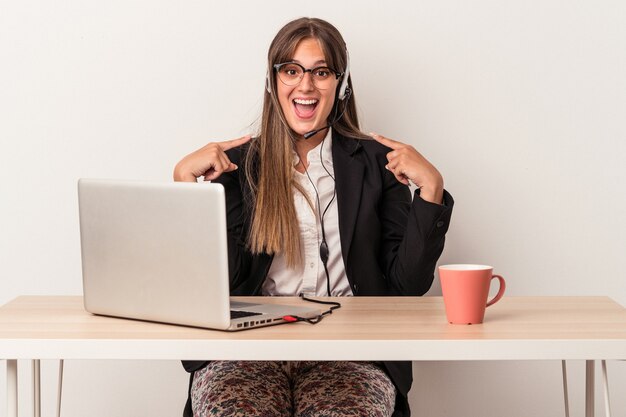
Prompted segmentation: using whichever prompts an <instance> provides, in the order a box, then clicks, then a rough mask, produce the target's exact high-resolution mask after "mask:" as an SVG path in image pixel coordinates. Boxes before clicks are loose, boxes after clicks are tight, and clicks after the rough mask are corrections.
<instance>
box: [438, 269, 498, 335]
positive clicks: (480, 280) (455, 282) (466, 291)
mask: <svg viewBox="0 0 626 417" xmlns="http://www.w3.org/2000/svg"><path fill="white" fill-rule="evenodd" d="M439 279H440V280H441V291H442V293H443V302H444V304H445V306H446V316H447V317H448V322H449V323H451V324H479V323H482V322H483V319H484V318H485V309H486V308H487V307H489V306H490V305H492V304H495V303H496V302H498V301H499V300H500V298H502V296H503V295H504V290H505V288H506V284H505V282H504V278H502V277H501V276H500V275H493V267H492V266H487V265H442V266H440V267H439ZM493 279H498V281H500V289H499V290H498V293H497V294H496V296H495V297H493V298H492V299H491V300H489V302H487V297H488V296H489V287H490V285H491V281H492V280H493Z"/></svg>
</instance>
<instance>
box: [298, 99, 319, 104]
mask: <svg viewBox="0 0 626 417" xmlns="http://www.w3.org/2000/svg"><path fill="white" fill-rule="evenodd" d="M293 102H294V103H296V104H304V105H311V104H315V103H317V100H314V99H312V100H303V99H301V98H296V99H294V100H293Z"/></svg>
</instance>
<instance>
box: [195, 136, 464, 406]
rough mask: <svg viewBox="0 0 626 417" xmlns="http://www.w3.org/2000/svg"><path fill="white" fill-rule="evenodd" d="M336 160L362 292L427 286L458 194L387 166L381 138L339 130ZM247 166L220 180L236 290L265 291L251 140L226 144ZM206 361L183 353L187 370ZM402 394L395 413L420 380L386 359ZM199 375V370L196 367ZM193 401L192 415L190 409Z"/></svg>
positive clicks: (348, 248) (348, 260)
mask: <svg viewBox="0 0 626 417" xmlns="http://www.w3.org/2000/svg"><path fill="white" fill-rule="evenodd" d="M332 143H333V148H332V150H333V167H334V171H335V187H336V190H337V209H338V214H339V234H340V240H341V252H342V256H343V261H344V265H345V267H346V275H347V277H348V281H349V282H350V287H351V288H352V292H353V293H354V295H355V296H360V295H361V296H364V295H367V296H398V295H406V296H410V295H412V296H415V295H423V294H424V293H426V291H428V289H429V288H430V286H431V284H432V282H433V276H434V270H435V264H436V262H437V260H438V259H439V256H440V255H441V252H442V250H443V246H444V240H445V234H446V231H447V230H448V226H449V223H450V216H451V214H452V206H453V204H454V201H453V199H452V196H450V194H448V193H447V192H445V191H444V201H443V205H438V204H433V203H429V202H427V201H424V200H422V199H421V198H420V197H419V191H416V193H415V195H414V197H413V199H411V193H410V190H409V187H407V186H405V185H403V184H401V183H400V182H398V181H397V180H396V178H395V177H394V175H393V174H392V173H391V172H389V171H388V170H387V169H385V165H386V164H387V158H386V154H387V153H388V152H390V149H389V148H387V147H385V146H383V145H381V144H379V143H378V142H376V141H374V140H360V139H352V138H346V137H344V136H342V135H340V134H339V133H337V132H336V131H333V142H332ZM227 154H228V157H229V158H230V160H231V161H232V162H233V163H235V164H237V165H238V166H239V167H240V168H239V169H238V170H236V171H233V172H229V173H225V174H223V175H221V176H220V177H219V178H218V179H217V180H216V181H215V182H218V183H221V184H223V185H224V188H225V190H226V213H227V220H228V256H229V272H230V285H231V294H232V295H260V291H261V286H262V284H263V281H264V280H265V277H266V276H267V272H268V271H269V268H270V266H271V263H272V256H271V255H268V254H260V255H253V254H251V253H250V252H249V251H248V250H247V249H246V237H247V234H248V230H249V227H250V220H251V211H252V204H251V203H252V198H251V195H250V190H249V187H248V185H247V182H246V179H245V175H244V170H243V166H244V161H243V158H244V157H245V148H244V147H240V148H236V149H231V150H229V151H228V152H227ZM206 364H207V362H205V361H183V366H184V367H185V369H186V370H187V371H188V372H194V371H196V370H198V369H201V368H202V367H204V366H206ZM383 365H384V368H385V370H386V372H387V374H388V375H389V376H390V378H391V380H392V381H393V383H394V384H395V386H396V388H397V390H398V395H397V398H396V410H395V412H394V417H407V416H409V415H410V412H409V404H408V401H407V394H408V392H409V389H410V388H411V384H412V382H413V376H412V369H411V362H410V361H397V362H384V363H383ZM192 377H193V374H192ZM191 415H192V414H191V407H190V403H189V401H188V402H187V406H186V408H185V414H184V416H185V417H188V416H189V417H191Z"/></svg>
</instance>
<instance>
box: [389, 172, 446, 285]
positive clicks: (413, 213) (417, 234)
mask: <svg viewBox="0 0 626 417" xmlns="http://www.w3.org/2000/svg"><path fill="white" fill-rule="evenodd" d="M381 162H382V163H383V166H384V163H385V162H386V161H381ZM383 169H384V168H383ZM384 171H385V174H384V179H383V182H384V186H383V195H382V198H381V203H380V208H379V216H380V220H381V228H382V230H381V251H380V253H381V256H382V259H381V264H382V268H383V272H384V274H385V278H386V280H387V281H388V282H387V285H388V287H389V288H390V290H391V293H392V294H397V295H423V294H425V293H426V292H427V291H428V290H429V289H430V286H431V285H432V282H433V278H434V271H435V265H436V264H437V260H438V259H439V256H440V255H441V253H442V251H443V247H444V243H445V235H446V232H447V231H448V227H449V225H450V218H451V216H452V208H453V205H454V200H453V199H452V196H451V195H450V194H449V193H448V192H447V191H445V190H444V196H443V204H441V205H440V204H435V203H431V202H428V201H425V200H423V199H422V198H421V197H420V195H419V190H416V191H415V193H414V195H413V199H412V201H411V195H410V191H409V190H408V187H407V186H405V185H403V184H401V183H400V182H398V181H397V180H396V178H395V177H394V176H393V174H392V173H390V172H389V171H387V170H384Z"/></svg>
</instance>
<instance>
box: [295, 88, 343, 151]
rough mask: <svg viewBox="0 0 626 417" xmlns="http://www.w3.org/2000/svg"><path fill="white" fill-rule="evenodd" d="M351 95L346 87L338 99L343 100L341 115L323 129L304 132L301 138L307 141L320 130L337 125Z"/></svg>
mask: <svg viewBox="0 0 626 417" xmlns="http://www.w3.org/2000/svg"><path fill="white" fill-rule="evenodd" d="M351 95H352V90H351V89H350V87H346V90H345V92H344V94H343V98H342V99H340V100H344V106H343V110H342V111H341V114H340V115H339V117H337V118H336V119H335V120H333V121H332V122H330V123H328V124H327V125H326V126H324V127H320V128H319V129H315V130H311V131H310V132H306V133H305V134H304V135H302V137H303V138H304V139H309V138H311V137H313V136H314V135H315V134H317V133H319V132H321V131H322V130H326V129H328V128H329V127H331V126H332V125H334V124H335V123H337V122H338V121H339V119H341V118H342V117H343V114H344V113H345V112H346V108H347V100H349V99H350V96H351Z"/></svg>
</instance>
